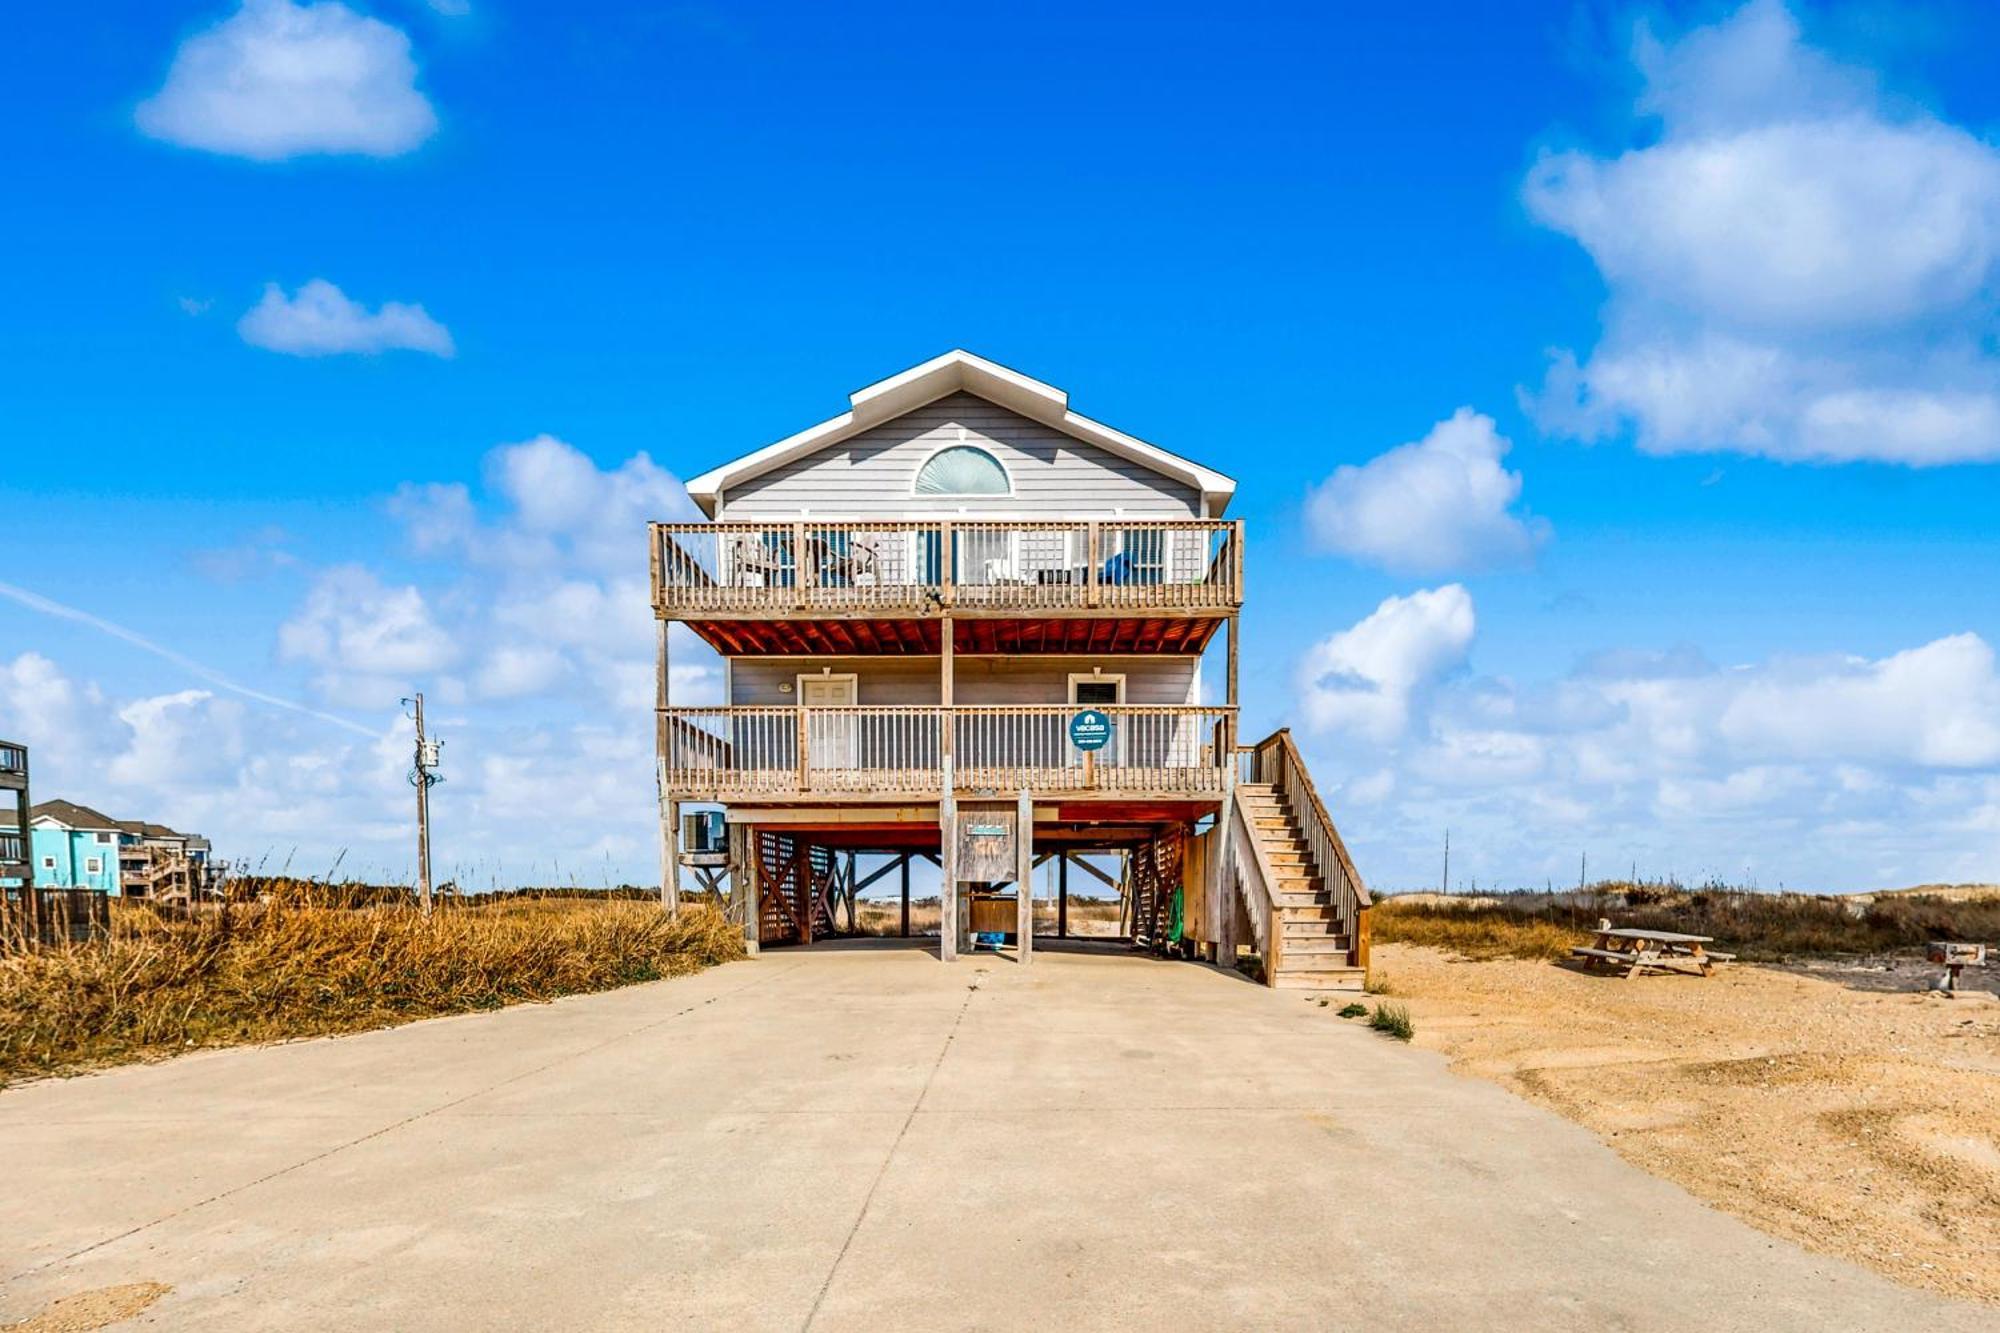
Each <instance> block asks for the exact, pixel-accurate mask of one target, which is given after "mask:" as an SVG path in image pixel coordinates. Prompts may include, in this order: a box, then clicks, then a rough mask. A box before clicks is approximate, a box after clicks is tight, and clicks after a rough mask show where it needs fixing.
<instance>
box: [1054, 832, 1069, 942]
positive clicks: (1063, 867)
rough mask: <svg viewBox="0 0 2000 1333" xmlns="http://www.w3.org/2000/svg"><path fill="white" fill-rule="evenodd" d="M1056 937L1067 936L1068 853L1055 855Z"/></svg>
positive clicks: (1061, 938) (1063, 937)
mask: <svg viewBox="0 0 2000 1333" xmlns="http://www.w3.org/2000/svg"><path fill="white" fill-rule="evenodd" d="M1056 938H1057V939H1059V940H1066V939H1068V938H1069V853H1068V852H1063V853H1061V854H1059V855H1058V856H1057V857H1056Z"/></svg>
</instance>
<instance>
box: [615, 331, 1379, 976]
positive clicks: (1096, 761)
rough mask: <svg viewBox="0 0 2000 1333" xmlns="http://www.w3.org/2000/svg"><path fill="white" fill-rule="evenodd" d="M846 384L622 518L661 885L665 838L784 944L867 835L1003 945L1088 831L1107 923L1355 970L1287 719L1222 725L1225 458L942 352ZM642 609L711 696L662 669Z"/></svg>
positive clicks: (1229, 569) (1307, 966)
mask: <svg viewBox="0 0 2000 1333" xmlns="http://www.w3.org/2000/svg"><path fill="white" fill-rule="evenodd" d="M848 402H849V405H848V410H847V411H845V412H842V413H841V414H840V415H838V416H836V417H833V418H831V419H830V420H827V421H823V422H821V423H820V424H818V425H816V426H812V427H809V428H808V429H805V430H802V431H800V432H798V433H797V434H794V435H791V436H788V437H786V438H784V439H782V440H779V441H778V442H777V443H775V444H772V445H769V446H767V447H765V448H762V449H758V450H757V451H755V452H753V453H749V454H745V455H744V456H743V457H740V458H738V459H736V460H735V461H733V462H730V463H726V464H724V465H723V466H721V467H718V468H715V469H713V470H712V471H709V472H706V473H703V474H702V475H701V476H698V477H695V478H694V479H692V480H691V481H689V482H688V491H689V493H690V495H691V496H692V497H693V499H694V502H695V504H696V505H697V506H699V507H700V509H701V510H702V512H703V513H705V514H706V515H708V516H709V518H710V520H711V521H707V522H696V523H656V524H654V525H652V530H651V543H652V551H651V555H652V593H653V605H654V611H655V614H656V615H657V617H658V618H659V622H660V635H659V640H660V652H661V660H660V673H659V698H658V701H657V702H658V708H657V723H658V726H657V742H658V747H659V778H660V795H661V807H662V827H663V830H664V834H665V855H664V860H665V867H664V872H665V874H664V880H665V882H664V884H663V892H664V893H666V894H667V895H668V896H669V897H670V898H671V897H673V896H674V895H675V894H677V893H678V889H679V884H680V879H681V869H682V867H683V865H684V864H691V865H693V866H695V867H696V868H697V870H698V872H699V873H701V874H702V875H703V878H704V882H705V883H707V884H710V885H713V886H715V887H717V888H718V889H719V890H721V891H723V892H724V893H725V894H726V896H727V900H728V902H729V904H730V908H731V910H732V911H733V912H735V913H738V914H740V917H741V919H742V922H743V928H744V932H745V935H746V937H747V938H748V939H749V940H750V941H751V942H752V943H753V944H755V945H758V946H760V947H766V948H768V947H773V946H777V945H784V944H801V943H811V942H813V941H815V940H822V939H826V938H828V937H832V936H837V935H839V934H842V933H844V932H847V931H851V930H852V929H853V928H854V924H855V916H854V907H855V895H856V893H857V890H858V889H859V888H860V886H861V883H862V882H864V881H862V880H860V878H859V876H858V872H857V870H856V868H855V867H856V865H857V858H858V857H863V856H871V855H872V856H875V857H877V858H879V857H881V856H888V857H890V858H892V859H893V860H894V861H895V863H896V864H898V865H899V866H900V868H901V870H902V874H903V885H904V893H905V901H906V904H907V894H908V891H909V890H908V884H909V874H910V869H911V867H912V866H913V865H916V866H918V867H920V868H922V867H931V866H934V867H935V875H936V877H937V879H938V880H939V881H940V889H939V909H940V913H941V918H942V922H941V927H940V929H939V934H938V946H937V947H938V953H939V955H940V956H941V957H942V958H945V959H952V958H955V957H957V956H958V955H959V954H960V953H961V952H963V951H965V950H966V949H968V948H969V947H972V946H973V945H974V944H976V943H980V942H989V941H991V942H998V943H1000V944H1001V946H1002V947H1003V948H1008V949H1011V950H1012V951H1013V952H1014V954H1015V956H1017V957H1018V958H1019V959H1020V960H1021V961H1022V962H1028V961H1029V960H1031V959H1032V957H1033V953H1034V946H1035V943H1036V939H1037V936H1038V935H1039V936H1041V937H1043V938H1044V939H1047V938H1049V937H1054V936H1060V935H1064V934H1066V933H1067V929H1066V926H1067V923H1066V921H1065V920H1064V919H1063V916H1062V905H1061V903H1057V904H1055V908H1056V910H1055V912H1054V913H1053V919H1050V918H1051V914H1049V913H1047V912H1046V911H1045V910H1038V907H1037V904H1036V902H1035V899H1034V895H1033V894H1032V893H1031V891H1030V886H1031V884H1032V883H1033V882H1034V876H1035V874H1036V872H1037V870H1038V868H1040V867H1042V866H1044V865H1046V864H1048V863H1051V862H1054V863H1055V866H1056V868H1059V869H1061V870H1062V871H1063V872H1064V873H1063V878H1064V881H1065V882H1066V881H1067V871H1068V869H1069V868H1070V863H1071V862H1072V861H1074V860H1077V859H1079V858H1083V857H1088V856H1092V855H1093V854H1098V855H1099V856H1100V859H1102V855H1103V854H1111V855H1113V857H1114V860H1113V864H1116V865H1119V866H1121V867H1122V873H1121V874H1120V875H1119V876H1118V879H1119V884H1118V887H1119V890H1120V894H1121V897H1122V900H1123V908H1124V912H1123V915H1122V917H1121V923H1122V930H1123V931H1124V934H1125V938H1126V939H1128V940H1129V942H1130V943H1131V944H1132V945H1134V946H1135V947H1139V948H1144V949H1150V950H1153V951H1155V952H1161V953H1169V954H1176V955H1180V956H1187V957H1197V958H1205V959H1225V960H1230V961H1236V960H1239V959H1242V960H1244V961H1246V962H1247V961H1250V960H1251V959H1253V958H1254V960H1256V962H1257V963H1259V964H1260V965H1261V968H1262V972H1263V975H1264V976H1265V978H1266V979H1267V980H1268V981H1269V982H1270V983H1271V984H1273V985H1293V986H1308V987H1327V988H1337V987H1358V986H1359V985H1360V983H1361V979H1362V976H1363V970H1364V969H1365V968H1366V965H1367V953H1368V917H1369V898H1368V892H1367V890H1366V889H1365V888H1364V887H1363V885H1362V881H1361V878H1360V876H1359V875H1357V874H1356V873H1355V870H1354V866H1353V864H1352V862H1351V861H1350V859H1349V857H1348V854H1347V851H1346V848H1345V847H1344V846H1343V844H1342V842H1341V839H1340V835H1339V833H1338V832H1337V831H1336V830H1335V828H1334V825H1333V822H1332V820H1331V819H1330V818H1329V816H1328V814H1327V811H1326V808H1325V806H1324V804H1323V803H1322V802H1321V800H1320V798H1319V796H1318V795H1317V793H1316V792H1315V791H1314V789H1313V784H1312V780H1311V778H1310V777H1309V776H1308V774H1307V772H1306V769H1305V766H1304V764H1303V763H1302V762H1301V760H1300V757H1299V753H1298V751H1297V749H1296V748H1295V747H1294V746H1293V744H1292V740H1291V736H1290V733H1289V732H1287V731H1280V732H1278V733H1276V734H1275V735H1272V736H1270V737H1268V738H1266V739H1264V740H1261V741H1258V742H1256V743H1254V744H1247V745H1246V744H1243V743H1241V742H1240V739H1239V736H1238V732H1237V715H1238V714H1237V709H1238V697H1237V682H1238V659H1239V656H1240V652H1241V645H1240V644H1239V641H1238V630H1237V625H1238V617H1239V613H1240V612H1241V610H1242V607H1243V601H1244V575H1243V568H1244V561H1243V556H1244V533H1243V525H1242V523H1241V522H1240V521H1237V520H1232V519H1230V518H1228V517H1226V516H1225V515H1226V513H1227V510H1228V507H1229V503H1230V500H1231V497H1232V495H1233V493H1234V490H1235V483H1234V482H1233V481H1231V480H1230V479H1229V478H1228V477H1226V476H1224V475H1222V474H1221V473H1219V472H1216V471H1214V470H1212V469H1210V468H1208V467H1205V466H1203V465H1202V464H1200V463H1196V462H1193V461H1190V460H1189V459H1187V458H1184V457H1181V456H1179V455H1176V454H1174V453H1170V452H1168V451H1167V450H1166V449H1163V448H1160V447H1158V446H1156V445H1153V444H1149V443H1147V442H1145V441H1143V440H1139V439H1136V438H1134V437H1133V436H1130V435H1127V434H1125V433H1124V432H1122V431H1119V430H1116V429H1114V428H1112V427H1110V426H1107V425H1104V424H1102V423H1100V422H1097V421H1094V420H1091V419H1090V418H1088V417H1084V416H1081V415H1079V414H1078V413H1076V412H1074V411H1072V410H1071V409H1070V406H1069V401H1068V396H1067V394H1065V393H1064V392H1063V391H1062V390H1061V389H1058V388H1055V387H1053V386H1051V385H1048V384H1044V383H1041V382H1040V381H1037V380H1034V379H1031V378H1029V377H1028V376H1026V375H1022V374H1019V373H1018V372H1016V371H1013V370H1010V369H1008V368H1007V367H1005V366H1001V365H997V364H995V363H994V362H991V361H988V360H985V359H983V358H981V357H977V356H973V355H971V354H970V353H967V352H962V351H955V352H948V353H946V354H945V355H943V356H940V357H937V358H935V359H933V360H930V361H927V362H925V363H924V364H922V365H920V366H917V367H915V368H913V369H910V370H907V371H904V372H903V373H902V374H899V375H895V376H892V377H890V378H888V379H885V380H882V381H881V382H879V383H876V384H871V385H869V386H868V387H867V388H864V389H861V390H859V391H857V392H855V393H854V394H852V395H851V396H850V398H849V400H848ZM673 621H681V622H684V623H685V624H686V625H687V626H688V628H689V629H690V630H692V631H693V633H694V634H696V635H698V636H700V638H701V639H703V640H705V641H706V642H707V643H708V644H710V645H712V646H713V647H714V648H715V650H716V651H717V652H718V653H719V654H720V655H721V657H722V660H723V666H724V672H723V674H724V680H725V686H724V695H725V697H724V701H723V702H722V703H720V704H715V705H704V706H699V707H690V706H682V705H679V704H676V703H674V702H673V700H672V699H671V698H670V697H669V692H668V686H667V681H668V678H669V673H668V670H667V667H668V662H667V652H668V650H667V642H668V639H667V632H666V631H667V626H668V624H669V623H670V622H673ZM1218 635H1220V636H1221V638H1222V641H1223V642H1222V644H1221V645H1218V646H1219V647H1221V649H1222V651H1220V652H1211V651H1210V649H1211V646H1212V645H1214V644H1215V640H1216V639H1217V637H1218ZM1205 657H1207V658H1209V659H1211V660H1213V659H1217V658H1219V659H1220V661H1219V662H1212V665H1211V668H1210V671H1209V673H1208V679H1207V680H1206V681H1204V674H1203V671H1202V664H1203V661H1204V658H1205ZM1218 675H1219V676H1220V679H1219V680H1217V679H1215V677H1217V676H1218ZM694 805H700V806H704V807H709V808H708V809H707V810H705V812H704V813H703V815H702V817H701V818H697V819H690V820H687V821H683V820H682V819H681V818H680V815H681V812H682V809H683V807H686V806H694ZM716 806H720V807H721V810H720V812H719V814H718V813H717V812H716V811H715V810H714V809H713V807H716ZM683 835H684V836H683ZM876 873H877V874H880V873H882V872H881V871H879V870H878V871H877V872H876ZM924 873H925V874H926V875H927V876H928V875H929V874H930V873H931V872H929V871H925V872H924ZM873 877H874V876H870V877H869V878H871V879H872V878H873ZM1047 877H1048V876H1046V875H1045V878H1047ZM904 922H905V926H904V929H905V930H906V931H907V929H908V926H907V922H908V915H907V906H906V907H905V914H904Z"/></svg>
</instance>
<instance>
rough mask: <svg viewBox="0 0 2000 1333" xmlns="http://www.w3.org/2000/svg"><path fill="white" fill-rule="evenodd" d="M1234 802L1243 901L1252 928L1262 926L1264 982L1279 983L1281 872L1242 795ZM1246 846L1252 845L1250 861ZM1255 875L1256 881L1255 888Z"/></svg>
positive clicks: (1234, 844)
mask: <svg viewBox="0 0 2000 1333" xmlns="http://www.w3.org/2000/svg"><path fill="white" fill-rule="evenodd" d="M1234 805H1235V810H1234V816H1233V820H1232V827H1231V829H1230V838H1229V852H1230V855H1231V856H1232V857H1233V858H1234V859H1235V861H1236V883H1237V887H1238V891H1239V892H1241V893H1242V895H1243V905H1244V906H1245V907H1247V908H1248V909H1249V910H1250V928H1251V929H1252V930H1253V931H1256V930H1258V929H1259V928H1260V927H1261V934H1262V938H1261V939H1259V940H1258V941H1257V952H1258V953H1259V955H1261V956H1262V957H1263V959H1264V984H1265V985H1266V986H1275V985H1277V984H1278V968H1279V966H1280V964H1282V963H1283V961H1284V951H1285V944H1284V940H1285V914H1284V912H1283V910H1282V909H1280V908H1279V906H1278V888H1277V885H1278V874H1277V872H1276V871H1275V870H1273V869H1272V868H1271V858H1270V857H1269V856H1267V855H1265V853H1264V840H1263V839H1262V838H1259V837H1258V836H1257V829H1256V826H1255V825H1254V824H1253V823H1252V822H1251V819H1250V815H1249V812H1248V811H1247V810H1245V809H1244V806H1243V802H1242V801H1241V800H1240V799H1239V800H1237V801H1236V802H1235V803H1234ZM1246 847H1247V848H1248V849H1249V853H1248V857H1249V864H1247V865H1246V864H1245V852H1244V849H1245V848H1246ZM1253 879H1254V880H1255V881H1256V884H1255V885H1254V891H1253V885H1252V884H1251V880H1253Z"/></svg>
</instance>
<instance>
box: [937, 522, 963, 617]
mask: <svg viewBox="0 0 2000 1333" xmlns="http://www.w3.org/2000/svg"><path fill="white" fill-rule="evenodd" d="M957 582H958V558H957V555H956V553H955V552H954V551H953V550H952V545H951V524H950V522H949V521H947V522H942V523H939V524H938V602H939V603H940V604H941V605H943V606H945V607H947V608H948V607H950V606H951V604H952V601H953V599H954V596H955V593H954V585H955V584H956V583H957ZM944 626H945V632H946V634H947V635H949V634H950V632H951V617H950V616H949V615H947V616H946V617H945V622H944Z"/></svg>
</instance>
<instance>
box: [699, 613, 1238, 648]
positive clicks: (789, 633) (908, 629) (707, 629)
mask: <svg viewBox="0 0 2000 1333" xmlns="http://www.w3.org/2000/svg"><path fill="white" fill-rule="evenodd" d="M1221 623H1222V622H1221V621H1220V620H1213V619H1211V620H1196V619H1185V618H1178V617H1176V618H1145V617H1119V618H1095V617H1090V618H1086V617H1051V618H1048V619H1040V620H983V619H982V620H956V621H953V622H952V651H953V652H958V653H1187V654H1190V655H1196V654H1199V653H1201V652H1202V651H1203V650H1204V649H1206V648H1207V647H1208V642H1209V640H1210V639H1212V638H1213V637H1215V629H1216V626H1218V625H1220V624H1221ZM941 624H942V622H941V621H938V620H935V619H932V620H832V619H827V620H691V621H689V622H688V628H689V629H692V630H693V631H694V632H695V633H696V634H698V635H700V636H701V637H702V638H703V639H705V640H706V641H707V642H708V644H709V645H710V646H711V647H713V648H714V649H715V650H716V651H718V652H722V653H727V654H729V655H731V656H734V657H773V656H799V655H801V654H833V655H839V656H843V657H934V656H936V655H937V653H938V651H939V648H940V639H941V637H942V636H941V635H940V634H939V632H938V630H939V626H940V625H941Z"/></svg>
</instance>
